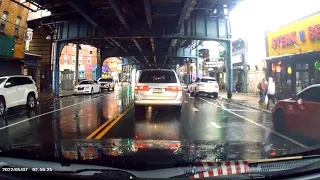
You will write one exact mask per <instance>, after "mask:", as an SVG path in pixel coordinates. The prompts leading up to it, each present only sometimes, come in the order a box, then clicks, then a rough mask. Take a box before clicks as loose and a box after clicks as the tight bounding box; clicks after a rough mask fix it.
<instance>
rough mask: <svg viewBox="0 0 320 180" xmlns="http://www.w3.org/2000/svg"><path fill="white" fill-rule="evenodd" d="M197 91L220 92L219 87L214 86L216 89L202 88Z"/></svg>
mask: <svg viewBox="0 0 320 180" xmlns="http://www.w3.org/2000/svg"><path fill="white" fill-rule="evenodd" d="M197 93H219V88H214V89H205V88H200V89H197Z"/></svg>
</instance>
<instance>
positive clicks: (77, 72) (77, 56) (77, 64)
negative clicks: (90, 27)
mask: <svg viewBox="0 0 320 180" xmlns="http://www.w3.org/2000/svg"><path fill="white" fill-rule="evenodd" d="M75 66H76V67H75V81H76V84H78V81H79V44H76V63H75Z"/></svg>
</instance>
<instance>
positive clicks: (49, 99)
mask: <svg viewBox="0 0 320 180" xmlns="http://www.w3.org/2000/svg"><path fill="white" fill-rule="evenodd" d="M70 96H73V94H69V95H62V96H50V97H47V98H43V99H41V100H39V98H38V102H44V101H51V100H55V99H60V98H65V97H70Z"/></svg>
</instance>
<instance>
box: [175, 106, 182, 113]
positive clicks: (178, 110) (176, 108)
mask: <svg viewBox="0 0 320 180" xmlns="http://www.w3.org/2000/svg"><path fill="white" fill-rule="evenodd" d="M181 109H182V106H175V107H174V110H175V111H176V112H181Z"/></svg>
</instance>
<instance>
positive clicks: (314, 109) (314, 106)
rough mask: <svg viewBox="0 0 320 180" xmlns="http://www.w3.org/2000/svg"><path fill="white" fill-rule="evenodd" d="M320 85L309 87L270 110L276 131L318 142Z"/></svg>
mask: <svg viewBox="0 0 320 180" xmlns="http://www.w3.org/2000/svg"><path fill="white" fill-rule="evenodd" d="M319 109H320V84H315V85H312V86H309V87H307V88H305V89H304V90H302V91H301V92H299V93H297V94H296V95H293V96H292V97H291V98H289V99H284V100H280V101H278V102H277V103H276V104H275V106H274V107H273V109H272V120H273V123H274V128H275V129H276V131H280V132H281V131H286V130H290V131H295V132H297V133H299V134H301V135H304V136H307V137H310V138H313V139H317V140H320V133H319V129H318V127H319V125H320V121H319V114H318V112H319Z"/></svg>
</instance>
